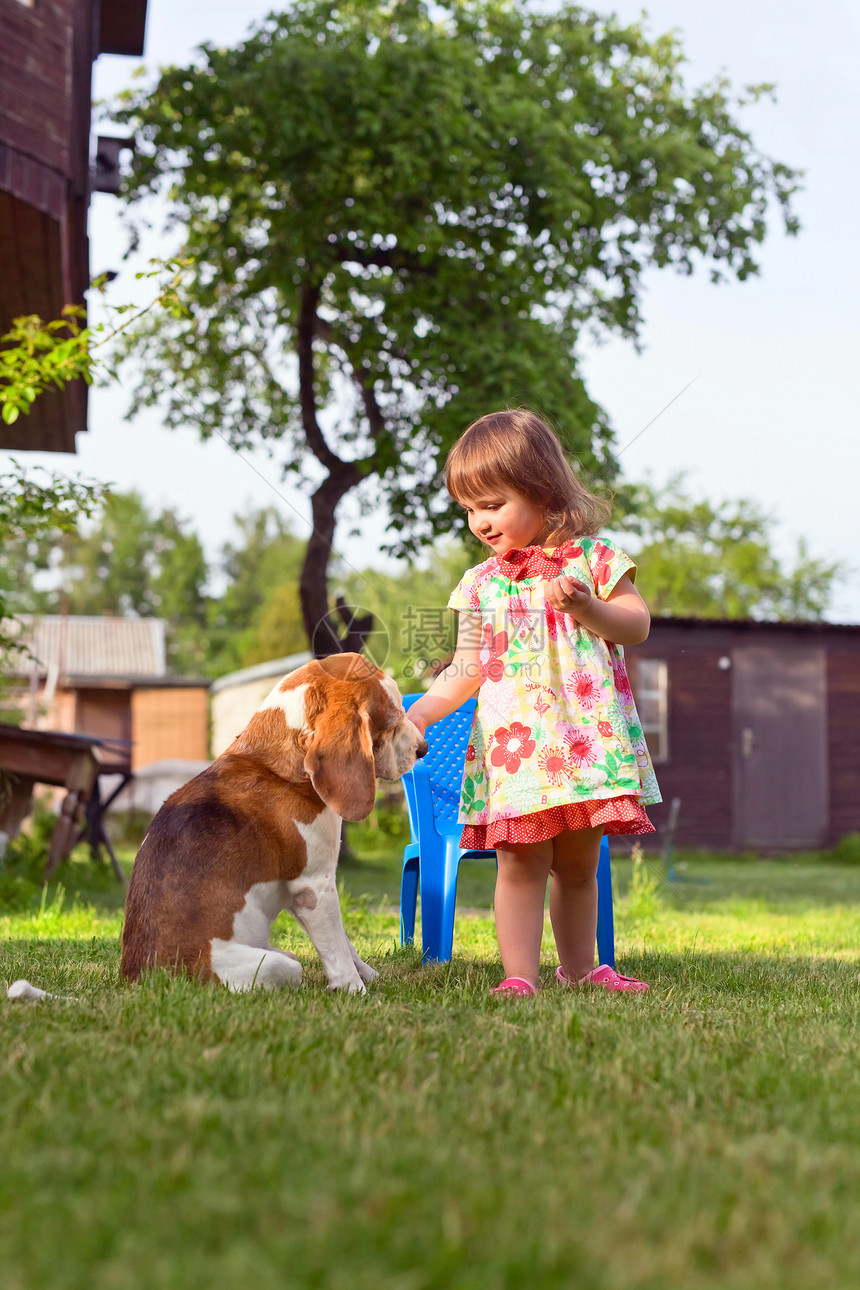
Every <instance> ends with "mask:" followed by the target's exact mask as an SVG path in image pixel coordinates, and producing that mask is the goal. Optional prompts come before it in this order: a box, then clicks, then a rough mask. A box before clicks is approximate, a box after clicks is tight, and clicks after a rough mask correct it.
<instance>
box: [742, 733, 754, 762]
mask: <svg viewBox="0 0 860 1290" xmlns="http://www.w3.org/2000/svg"><path fill="white" fill-rule="evenodd" d="M754 747H755V734H754V732H753V729H752V727H751V726H744V728H743V730H742V731H741V756H742V757H744V758H749V757H752V755H753V748H754Z"/></svg>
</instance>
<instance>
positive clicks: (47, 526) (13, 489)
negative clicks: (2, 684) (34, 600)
mask: <svg viewBox="0 0 860 1290" xmlns="http://www.w3.org/2000/svg"><path fill="white" fill-rule="evenodd" d="M11 467H12V468H11V470H8V471H6V472H5V473H4V474H3V475H0V663H2V661H3V660H4V658H6V657H7V656H8V655H9V654H10V653H16V652H17V651H18V648H19V646H18V633H17V630H16V627H15V623H14V615H15V614H16V613H21V612H22V611H23V610H25V609H29V608H31V607H32V606H31V604H30V601H29V597H30V596H31V595H32V587H33V579H34V578H35V575H36V573H37V571H38V570H39V569H40V568H41V567H44V562H43V556H44V553H45V550H46V542H45V534H46V532H53V533H56V534H60V535H64V534H72V533H74V532H76V531H77V526H78V522H79V520H80V519H81V517H82V516H83V517H86V516H89V515H92V513H93V512H94V511H95V510H96V508H97V507H98V505H99V502H100V501H101V498H102V496H103V492H104V489H103V487H102V485H101V484H96V483H94V482H92V481H90V480H82V479H59V478H54V477H52V476H51V475H49V474H48V472H47V471H45V470H42V469H40V468H38V467H37V468H35V469H30V470H28V469H27V468H26V467H23V466H20V465H19V464H18V463H17V462H16V461H12V463H11ZM16 553H17V557H18V558H17V560H16V559H14V558H12V559H10V556H12V557H14V555H15V554H16Z"/></svg>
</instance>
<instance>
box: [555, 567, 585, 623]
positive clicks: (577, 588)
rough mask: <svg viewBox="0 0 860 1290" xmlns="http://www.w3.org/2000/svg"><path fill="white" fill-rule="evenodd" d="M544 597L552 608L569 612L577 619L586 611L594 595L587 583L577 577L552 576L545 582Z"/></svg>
mask: <svg viewBox="0 0 860 1290" xmlns="http://www.w3.org/2000/svg"><path fill="white" fill-rule="evenodd" d="M546 598H547V601H548V602H549V604H550V605H552V607H553V609H557V610H558V611H559V612H560V613H564V614H570V615H571V616H572V617H573V618H576V619H577V621H579V617H580V614H585V613H587V612H588V609H589V606H590V605H591V602H592V600H593V599H594V596H593V595H592V591H591V588H590V587H589V586H588V585H587V583H584V582H580V581H579V579H578V578H565V577H561V578H553V580H552V582H548V583H547V584H546Z"/></svg>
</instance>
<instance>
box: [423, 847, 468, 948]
mask: <svg viewBox="0 0 860 1290" xmlns="http://www.w3.org/2000/svg"><path fill="white" fill-rule="evenodd" d="M459 864H460V845H459V839H458V838H456V837H448V838H446V839H445V844H444V846H442V847H440V848H439V849H438V851H436V853H435V854H432V853H431V854H430V855H427V854H426V853H425V852H424V851H422V853H421V941H422V944H423V947H424V959H425V961H434V962H437V963H447V962H448V961H449V959H450V958H451V952H452V950H453V946H454V909H455V906H456V903H457V870H458V868H459Z"/></svg>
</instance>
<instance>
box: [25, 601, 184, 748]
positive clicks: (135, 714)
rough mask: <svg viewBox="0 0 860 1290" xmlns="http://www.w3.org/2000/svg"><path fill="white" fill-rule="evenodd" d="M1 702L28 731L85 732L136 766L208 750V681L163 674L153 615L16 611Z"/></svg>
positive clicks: (159, 626) (161, 629)
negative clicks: (13, 650)
mask: <svg viewBox="0 0 860 1290" xmlns="http://www.w3.org/2000/svg"><path fill="white" fill-rule="evenodd" d="M18 621H19V622H20V624H21V641H22V644H23V645H24V646H25V647H26V649H23V650H21V651H20V652H19V653H18V654H17V655H16V656H15V658H14V659H12V660H11V661H10V662H9V663H8V664H7V669H6V670H7V683H6V688H5V690H4V696H3V702H4V706H5V707H6V708H7V709H10V708H14V709H15V710H16V713H17V715H18V716H19V717H20V718H22V721H21V724H22V725H24V726H27V727H29V728H31V729H40V730H54V731H63V732H68V733H70V734H71V733H74V734H81V735H92V736H95V737H97V738H100V739H110V740H114V741H116V747H117V749H121V748H126V749H128V750H129V756H130V766H131V769H132V770H133V771H137V770H139V769H141V768H142V767H144V766H148V765H151V764H152V763H153V762H161V761H164V760H165V759H174V760H175V759H181V760H186V761H192V762H198V761H203V760H205V759H206V757H207V756H208V751H209V711H208V692H209V682H208V680H201V679H198V678H189V677H174V676H169V675H168V673H167V662H166V657H165V623H164V622H163V621H162V620H161V619H158V618H95V617H86V616H79V615H74V614H70V615H45V616H43V617H40V618H36V617H32V618H31V617H27V616H25V615H22V616H21V618H20V619H19V620H18Z"/></svg>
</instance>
